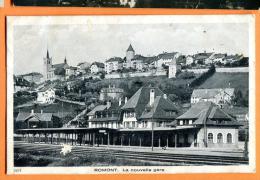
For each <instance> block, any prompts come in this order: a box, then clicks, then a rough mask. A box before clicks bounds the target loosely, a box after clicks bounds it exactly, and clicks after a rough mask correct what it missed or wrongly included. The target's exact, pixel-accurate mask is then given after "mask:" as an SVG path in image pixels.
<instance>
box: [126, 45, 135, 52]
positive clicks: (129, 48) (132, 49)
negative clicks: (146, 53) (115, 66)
mask: <svg viewBox="0 0 260 180" xmlns="http://www.w3.org/2000/svg"><path fill="white" fill-rule="evenodd" d="M126 51H127V52H128V51H132V52H135V51H134V48H133V47H132V45H131V44H130V45H129V47H128V49H127V50H126Z"/></svg>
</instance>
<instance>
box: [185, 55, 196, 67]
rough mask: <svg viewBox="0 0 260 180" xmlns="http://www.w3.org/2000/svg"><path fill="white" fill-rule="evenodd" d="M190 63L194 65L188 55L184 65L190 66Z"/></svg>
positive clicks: (192, 59)
mask: <svg viewBox="0 0 260 180" xmlns="http://www.w3.org/2000/svg"><path fill="white" fill-rule="evenodd" d="M192 63H194V58H193V57H192V56H190V55H188V56H187V57H186V65H191V64H192Z"/></svg>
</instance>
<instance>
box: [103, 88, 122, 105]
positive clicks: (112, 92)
mask: <svg viewBox="0 0 260 180" xmlns="http://www.w3.org/2000/svg"><path fill="white" fill-rule="evenodd" d="M123 94H124V90H123V89H121V88H116V87H115V86H110V85H109V87H108V88H102V89H101V91H100V95H99V100H100V101H105V100H110V99H114V100H119V98H123Z"/></svg>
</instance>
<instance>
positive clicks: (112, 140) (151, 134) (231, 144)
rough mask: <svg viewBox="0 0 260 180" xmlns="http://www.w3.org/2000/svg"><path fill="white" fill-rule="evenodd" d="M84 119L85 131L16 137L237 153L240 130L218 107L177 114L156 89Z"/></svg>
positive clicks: (208, 104) (204, 104) (203, 106)
mask: <svg viewBox="0 0 260 180" xmlns="http://www.w3.org/2000/svg"><path fill="white" fill-rule="evenodd" d="M87 117H88V120H87V122H88V126H87V127H77V128H75V127H74V128H41V129H39V128H29V129H19V130H17V131H16V133H18V134H22V135H23V138H25V140H26V139H31V140H32V139H33V140H37V139H38V141H40V142H51V143H53V142H55V143H72V144H79V145H82V144H83V145H91V146H99V145H106V146H110V145H113V146H141V147H172V148H176V147H194V148H195V147H196V148H237V147H238V128H239V126H240V124H239V123H238V122H237V120H235V119H234V118H233V117H232V116H230V115H229V114H227V113H226V112H225V111H223V110H222V109H221V108H220V107H219V106H218V105H216V104H214V103H213V102H210V101H208V102H198V103H196V104H193V105H192V106H191V107H190V109H188V110H187V111H186V112H185V113H183V114H181V113H180V108H179V107H177V106H176V105H175V104H174V103H173V102H172V101H171V100H170V99H169V98H168V97H167V95H166V94H164V93H163V92H162V91H161V90H160V89H159V88H157V87H141V88H140V89H139V90H138V91H137V92H136V93H135V94H134V95H133V96H132V97H131V98H130V99H129V100H128V101H125V102H124V104H122V102H121V101H119V102H118V103H115V102H107V103H106V104H104V105H98V106H96V107H95V108H93V109H92V110H91V111H90V112H89V113H88V114H87ZM35 137H37V138H35ZM46 138H47V140H46Z"/></svg>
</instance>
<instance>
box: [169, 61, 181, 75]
mask: <svg viewBox="0 0 260 180" xmlns="http://www.w3.org/2000/svg"><path fill="white" fill-rule="evenodd" d="M168 70H169V72H168V78H175V77H176V73H177V71H178V70H180V66H179V65H177V63H176V60H173V61H172V62H171V63H170V64H169V69H168Z"/></svg>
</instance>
